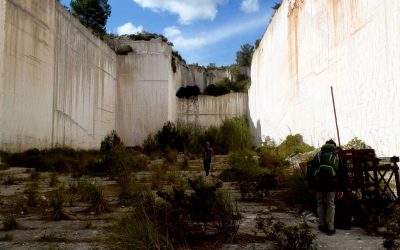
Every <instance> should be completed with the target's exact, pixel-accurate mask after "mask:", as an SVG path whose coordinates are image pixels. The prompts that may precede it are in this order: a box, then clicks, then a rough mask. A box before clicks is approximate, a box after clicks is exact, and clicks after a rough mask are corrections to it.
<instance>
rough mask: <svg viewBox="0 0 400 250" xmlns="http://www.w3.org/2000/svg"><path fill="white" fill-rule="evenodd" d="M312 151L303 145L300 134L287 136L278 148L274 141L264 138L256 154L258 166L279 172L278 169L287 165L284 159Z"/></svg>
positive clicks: (308, 146)
mask: <svg viewBox="0 0 400 250" xmlns="http://www.w3.org/2000/svg"><path fill="white" fill-rule="evenodd" d="M312 150H314V148H313V147H311V146H310V145H308V144H306V143H304V141H303V137H302V136H301V135H300V134H296V135H288V136H287V137H286V139H285V140H284V141H283V142H282V143H281V144H280V145H279V146H276V143H275V141H274V140H272V139H271V138H270V137H266V138H265V142H264V143H263V144H262V145H261V146H260V147H259V148H258V149H257V153H258V156H259V163H260V165H261V166H263V167H268V168H270V169H272V170H273V171H274V172H275V171H279V168H282V167H283V166H285V165H288V162H287V161H286V158H287V157H289V156H290V155H293V154H298V153H306V152H309V151H312Z"/></svg>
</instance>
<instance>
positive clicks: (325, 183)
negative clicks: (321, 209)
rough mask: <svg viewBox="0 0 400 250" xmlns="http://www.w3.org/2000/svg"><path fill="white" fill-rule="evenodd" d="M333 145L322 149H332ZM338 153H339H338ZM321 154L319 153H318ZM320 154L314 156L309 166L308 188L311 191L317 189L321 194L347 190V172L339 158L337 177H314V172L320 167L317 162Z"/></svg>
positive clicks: (327, 145) (326, 145)
mask: <svg viewBox="0 0 400 250" xmlns="http://www.w3.org/2000/svg"><path fill="white" fill-rule="evenodd" d="M332 146H333V145H332V144H325V145H324V146H322V147H332ZM336 153H337V152H336ZM318 154H319V153H318ZM318 154H317V155H315V156H314V158H313V159H312V161H310V162H308V164H307V181H308V186H309V188H311V189H316V190H317V191H320V192H342V191H344V189H345V185H344V184H345V171H344V168H343V163H342V161H341V159H340V158H339V167H338V169H337V172H336V176H334V177H329V178H325V179H318V180H317V179H316V178H315V177H314V171H315V170H316V169H317V168H318V167H319V161H318V160H317V158H318Z"/></svg>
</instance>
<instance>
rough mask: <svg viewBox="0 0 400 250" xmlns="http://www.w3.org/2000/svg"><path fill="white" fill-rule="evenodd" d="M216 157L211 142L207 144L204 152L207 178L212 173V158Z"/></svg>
mask: <svg viewBox="0 0 400 250" xmlns="http://www.w3.org/2000/svg"><path fill="white" fill-rule="evenodd" d="M213 156H214V149H213V148H212V147H211V146H210V143H209V142H206V146H205V148H204V151H203V166H204V171H206V176H208V174H209V172H210V165H211V158H212V157H213Z"/></svg>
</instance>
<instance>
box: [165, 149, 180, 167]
mask: <svg viewBox="0 0 400 250" xmlns="http://www.w3.org/2000/svg"><path fill="white" fill-rule="evenodd" d="M164 156H165V161H166V163H167V164H175V163H176V161H177V157H178V151H176V149H170V148H169V149H167V150H166V151H165V153H164Z"/></svg>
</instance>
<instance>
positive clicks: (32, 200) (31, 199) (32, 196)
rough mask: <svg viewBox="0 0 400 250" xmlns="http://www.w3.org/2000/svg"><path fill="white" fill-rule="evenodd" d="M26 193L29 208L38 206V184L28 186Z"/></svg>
mask: <svg viewBox="0 0 400 250" xmlns="http://www.w3.org/2000/svg"><path fill="white" fill-rule="evenodd" d="M24 193H25V194H26V196H27V203H28V206H36V205H37V197H38V184H37V183H35V182H33V183H28V184H26V186H25V190H24Z"/></svg>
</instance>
